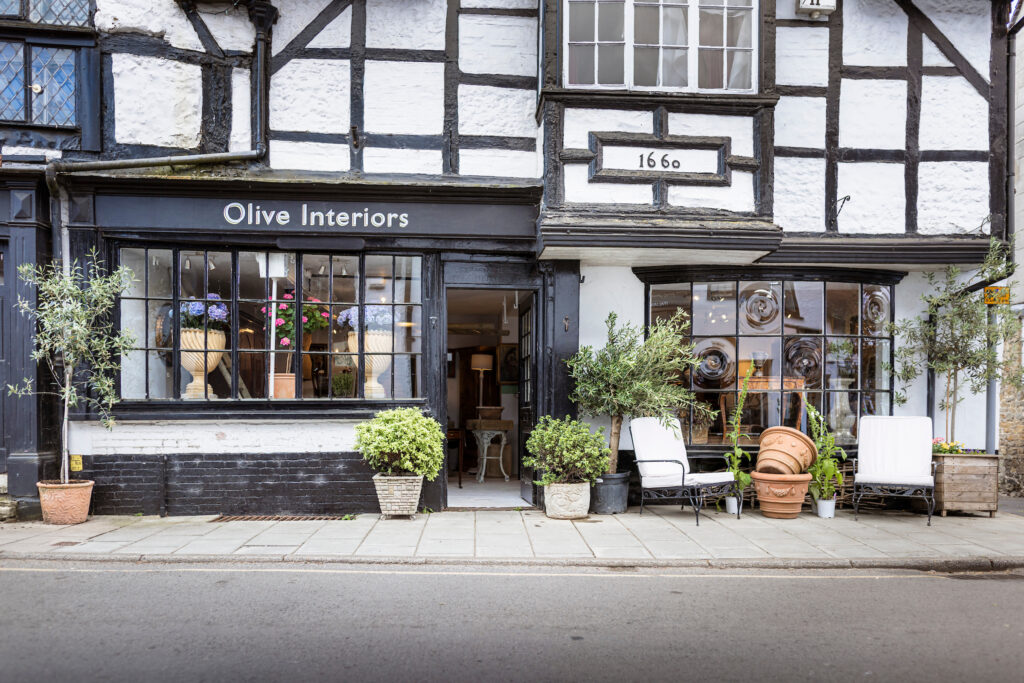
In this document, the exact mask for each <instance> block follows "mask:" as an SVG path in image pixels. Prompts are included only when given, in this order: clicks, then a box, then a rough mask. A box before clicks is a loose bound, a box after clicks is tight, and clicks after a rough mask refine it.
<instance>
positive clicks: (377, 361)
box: [348, 330, 394, 398]
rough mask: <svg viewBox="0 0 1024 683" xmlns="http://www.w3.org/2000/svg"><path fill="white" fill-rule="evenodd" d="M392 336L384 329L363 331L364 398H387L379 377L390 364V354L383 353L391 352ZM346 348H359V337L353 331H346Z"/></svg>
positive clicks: (386, 392)
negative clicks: (364, 353) (364, 354)
mask: <svg viewBox="0 0 1024 683" xmlns="http://www.w3.org/2000/svg"><path fill="white" fill-rule="evenodd" d="M393 339H394V337H392V335H391V333H390V332H387V331H384V330H366V331H365V332H363V346H364V349H363V350H364V351H365V352H366V354H367V355H366V356H364V360H363V363H364V368H365V370H364V371H365V373H366V381H364V382H363V396H364V397H365V398H388V393H389V392H388V391H387V389H385V388H384V385H382V384H381V383H380V377H381V375H383V374H384V373H385V372H386V371H387V369H388V367H390V365H391V356H390V355H384V354H390V353H391V352H392V350H393V349H392V348H391V346H392V342H393ZM348 348H349V350H353V351H354V350H355V349H357V348H359V337H358V336H357V335H356V333H355V332H349V333H348Z"/></svg>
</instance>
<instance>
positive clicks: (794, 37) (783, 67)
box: [775, 26, 828, 86]
mask: <svg viewBox="0 0 1024 683" xmlns="http://www.w3.org/2000/svg"><path fill="white" fill-rule="evenodd" d="M775 35H776V38H775V82H776V83H778V84H779V85H818V86H824V85H828V29H827V28H825V27H822V28H818V27H817V26H812V27H809V28H806V27H793V26H780V27H779V28H777V29H776V34H775Z"/></svg>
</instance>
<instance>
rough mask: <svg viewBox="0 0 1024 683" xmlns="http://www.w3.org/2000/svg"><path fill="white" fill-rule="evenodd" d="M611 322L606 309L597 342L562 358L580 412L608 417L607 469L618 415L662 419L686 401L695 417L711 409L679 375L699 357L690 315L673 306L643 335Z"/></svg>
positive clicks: (613, 461) (618, 430)
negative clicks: (604, 331) (603, 336)
mask: <svg viewBox="0 0 1024 683" xmlns="http://www.w3.org/2000/svg"><path fill="white" fill-rule="evenodd" d="M617 322H618V318H617V316H616V315H615V313H609V314H608V318H607V319H606V320H605V325H606V326H607V328H608V338H607V341H606V342H605V345H604V347H603V348H601V349H594V348H593V347H591V346H583V347H581V348H580V350H579V351H578V352H577V353H576V354H575V355H574V356H573V357H572V358H570V359H569V360H568V361H566V364H567V365H568V366H569V375H570V376H571V377H572V378H573V380H575V388H574V389H573V392H572V395H571V396H570V398H571V399H572V400H573V401H575V402H576V403H577V404H578V405H579V407H580V410H581V411H582V412H583V414H585V415H591V416H604V415H607V416H608V417H610V418H611V431H610V433H609V438H608V446H609V450H610V454H611V456H610V458H609V460H608V473H609V474H614V473H615V472H616V471H617V470H618V462H619V439H620V437H621V435H622V420H623V418H624V417H626V416H630V417H657V418H660V419H661V420H662V421H663V422H665V423H666V424H667V423H668V421H669V420H672V419H674V418H675V417H676V415H677V414H678V412H679V411H680V410H686V411H688V410H689V409H690V408H691V407H692V408H693V411H694V415H695V418H694V419H695V420H696V419H698V418H697V417H696V416H698V415H699V416H700V418H699V419H705V417H706V415H707V414H710V413H714V414H717V412H716V411H713V410H712V409H711V407H710V406H709V405H708V404H707V403H705V402H703V401H698V400H696V397H695V395H694V393H693V392H692V391H690V390H689V389H688V388H687V387H686V386H684V384H683V383H682V381H681V379H682V377H683V376H684V374H685V373H686V372H687V371H688V370H691V369H693V368H695V367H696V366H697V365H698V364H699V363H700V361H699V359H698V358H697V357H696V355H695V354H694V351H693V348H694V347H693V344H692V343H691V342H690V341H689V338H688V337H687V335H686V332H687V330H688V329H689V326H690V321H689V317H688V316H687V315H686V313H685V312H683V311H682V310H679V311H677V312H676V314H675V315H673V316H672V317H671V318H668V319H664V320H659V321H658V322H656V323H654V324H653V325H651V326H650V327H649V328H648V330H647V332H648V334H647V339H646V340H645V339H644V337H643V331H642V330H641V329H640V328H638V327H637V326H635V325H632V324H629V323H626V324H624V325H621V326H619V325H617ZM710 419H714V417H713V415H712V417H711V418H710Z"/></svg>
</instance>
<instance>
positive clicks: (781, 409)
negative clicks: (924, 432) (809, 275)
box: [648, 279, 892, 445]
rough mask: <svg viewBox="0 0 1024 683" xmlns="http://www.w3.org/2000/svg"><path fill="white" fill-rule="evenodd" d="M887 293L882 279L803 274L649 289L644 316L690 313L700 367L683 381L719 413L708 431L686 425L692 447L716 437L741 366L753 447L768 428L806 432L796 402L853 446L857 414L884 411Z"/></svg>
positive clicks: (888, 397)
mask: <svg viewBox="0 0 1024 683" xmlns="http://www.w3.org/2000/svg"><path fill="white" fill-rule="evenodd" d="M891 297H892V288H891V287H890V286H889V285H875V284H864V285H861V284H858V283H847V282H822V281H810V280H767V279H766V280H754V279H751V280H712V281H705V282H682V283H670V284H657V285H652V286H651V287H650V299H649V301H648V306H649V316H650V319H651V320H652V321H657V320H663V319H666V318H669V317H671V316H672V315H673V313H675V311H676V310H677V309H680V308H681V309H683V310H685V311H688V312H689V311H692V313H693V328H692V329H693V331H692V335H693V336H692V337H691V340H690V341H692V343H693V344H694V349H695V353H696V355H697V358H698V364H697V367H696V368H695V369H694V371H693V372H692V373H691V375H690V377H688V378H684V381H687V382H688V383H689V385H690V386H691V388H692V389H693V391H694V392H695V393H696V394H697V396H698V398H699V400H701V401H704V402H705V403H707V404H708V405H709V406H710V407H712V408H717V409H719V410H722V411H723V413H722V414H721V415H719V417H718V418H717V419H716V420H715V421H714V423H713V424H711V425H710V426H708V429H707V430H706V432H705V430H704V429H703V425H692V424H690V425H688V434H689V436H690V439H691V441H690V443H691V444H704V443H709V444H721V443H723V436H724V435H725V434H726V433H727V432H728V424H727V422H728V418H729V414H730V412H731V406H732V405H735V400H736V398H737V396H738V392H739V388H740V382H741V381H742V379H743V377H744V376H745V375H746V373H747V371H748V370H750V371H751V378H750V381H749V382H748V385H747V386H748V392H749V393H748V398H747V403H746V405H745V406H744V410H743V416H742V427H741V428H742V430H743V431H744V432H745V433H747V434H750V436H751V439H752V443H756V441H757V439H758V436H759V435H760V433H761V432H762V431H764V429H766V428H767V427H770V426H772V425H776V424H785V425H789V426H793V427H799V428H801V429H804V430H806V428H807V414H806V413H807V411H806V409H805V408H804V404H803V401H802V400H801V399H802V398H806V399H807V400H808V401H810V403H811V404H812V405H814V406H815V407H816V408H818V409H819V410H822V411H823V414H824V415H825V418H826V420H827V421H828V423H829V427H830V428H831V429H832V431H833V432H835V434H836V437H837V440H838V441H839V442H840V443H841V444H847V445H849V444H852V443H854V442H855V441H856V434H857V423H858V420H859V418H860V416H861V415H873V414H881V415H887V414H889V411H890V410H891V406H892V377H891V371H890V369H889V360H890V358H891V354H892V339H891V337H889V336H888V335H889V330H888V323H889V321H890V320H891V315H892V311H891V304H890V302H891ZM682 417H683V418H684V420H688V419H689V418H690V417H692V416H690V415H683V416H682Z"/></svg>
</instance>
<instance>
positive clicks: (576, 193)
mask: <svg viewBox="0 0 1024 683" xmlns="http://www.w3.org/2000/svg"><path fill="white" fill-rule="evenodd" d="M563 175H564V178H565V201H566V202H567V203H570V204H572V203H580V204H650V203H651V202H652V201H653V198H654V191H653V190H652V189H651V186H650V185H638V184H632V183H591V182H588V181H587V178H588V176H589V165H588V164H566V165H565V168H564V171H563Z"/></svg>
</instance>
